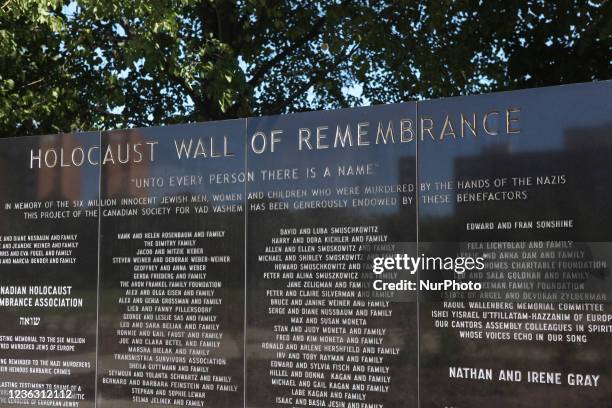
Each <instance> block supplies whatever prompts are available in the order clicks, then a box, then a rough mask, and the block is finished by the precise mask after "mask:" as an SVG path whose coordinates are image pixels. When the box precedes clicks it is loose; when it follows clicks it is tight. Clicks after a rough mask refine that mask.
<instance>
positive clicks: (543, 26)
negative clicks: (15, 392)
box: [0, 0, 612, 135]
mask: <svg viewBox="0 0 612 408" xmlns="http://www.w3.org/2000/svg"><path fill="white" fill-rule="evenodd" d="M1 1H2V0H0V2H1ZM0 7H2V13H1V14H0V135H15V134H32V133H47V132H57V131H58V130H70V129H75V128H77V129H93V128H95V129H99V128H104V129H106V128H117V127H130V126H149V125H159V124H168V123H177V122H190V121H205V120H213V119H226V118H233V117H240V116H246V115H260V114H276V113H287V112H295V111H303V110H309V109H326V108H336V107H349V106H355V105H360V104H364V103H390V102H397V101H405V100H412V99H419V98H433V97H441V96H452V95H459V94H471V93H480V92H488V91H495V90H507V89H517V88H525V87H535V86H543V85H553V84H560V83H568V82H582V81H592V80H596V79H608V78H610V77H611V75H610V74H611V72H612V65H611V64H610V55H612V53H611V51H612V40H611V38H612V7H611V6H610V4H609V2H606V1H600V2H597V1H587V0H559V1H556V2H549V1H545V0H540V1H535V0H522V1H508V0H493V1H488V2H482V1H475V0H458V1H443V2H439V1H426V0H419V1H401V0H387V1H383V0H381V1H375V0H335V1H308V2H304V1H295V0H294V1H291V0H241V1H229V0H133V1H128V2H125V1H120V0H106V1H103V2H100V1H98V0H77V1H73V2H70V1H69V0H66V1H61V0H53V1H48V0H44V1H43V0H5V3H4V5H1V4H0ZM355 90H359V92H355Z"/></svg>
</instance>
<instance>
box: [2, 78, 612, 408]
mask: <svg viewBox="0 0 612 408" xmlns="http://www.w3.org/2000/svg"><path fill="white" fill-rule="evenodd" d="M610 96H612V82H609V81H604V82H599V83H591V84H577V85H568V86H561V87H551V88H540V89H532V90H524V91H516V92H507V93H499V94H490V95H480V96H470V97H459V98H449V99H443V100H433V101H423V102H411V103H400V104H392V105H381V106H373V107H368V108H354V109H345V110H337V111H326V112H309V113H300V114H293V115H283V116H273V117H260V118H247V119H237V120H230V121H222V122H209V123H201V124H185V125H176V126H167V127H155V128H144V129H130V130H118V131H110V132H84V133H73V134H59V135H49V136H42V137H20V138H10V139H3V140H0V314H1V317H2V318H1V319H0V405H1V406H3V407H4V406H27V407H36V406H62V407H80V408H87V407H113V408H114V407H119V408H121V407H161V406H175V407H211V408H221V407H223V408H227V407H231V408H234V407H249V408H270V407H276V408H279V407H343V408H399V407H457V408H465V407H473V406H496V407H500V408H504V407H539V406H542V405H544V404H548V405H551V406H555V407H604V406H607V404H608V401H609V400H610V398H611V397H612V377H611V374H612V373H611V368H612V361H611V360H610V359H611V354H610V353H609V351H608V350H609V349H610V346H611V345H612V323H610V321H611V320H612V309H611V307H610V304H609V301H608V297H609V291H610V287H611V285H612V282H611V280H610V277H609V274H610V267H609V262H610V258H611V256H612V251H611V247H610V241H611V239H610V234H611V232H612V217H611V215H610V214H611V213H610V205H611V204H612V193H611V191H610V186H611V184H610V178H611V177H612V174H611V172H612V166H611V165H610V157H612V134H611V133H612V115H611V113H610V112H612V109H611V108H612V102H611V98H610ZM395 253H402V254H404V253H405V254H409V255H410V256H441V257H447V256H449V257H458V256H459V257H461V256H474V257H477V256H482V257H484V259H485V269H484V270H483V271H471V272H467V273H464V274H454V273H446V272H444V273H443V272H435V271H427V272H425V271H421V272H420V273H419V274H418V276H410V275H408V276H403V275H402V274H401V273H400V272H399V271H391V272H388V273H386V274H384V275H383V276H382V277H377V276H375V275H374V274H373V273H372V259H373V257H375V256H377V255H379V254H395ZM381 278H382V279H383V280H385V281H388V282H399V281H401V280H402V279H420V280H428V281H433V282H438V281H443V280H447V279H454V280H457V281H461V282H467V281H474V282H480V283H482V286H483V289H482V290H481V291H472V292H470V291H452V290H445V291H435V292H434V291H419V292H418V293H417V292H399V291H398V292H388V291H376V290H374V288H373V285H372V283H373V282H374V280H375V279H381Z"/></svg>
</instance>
